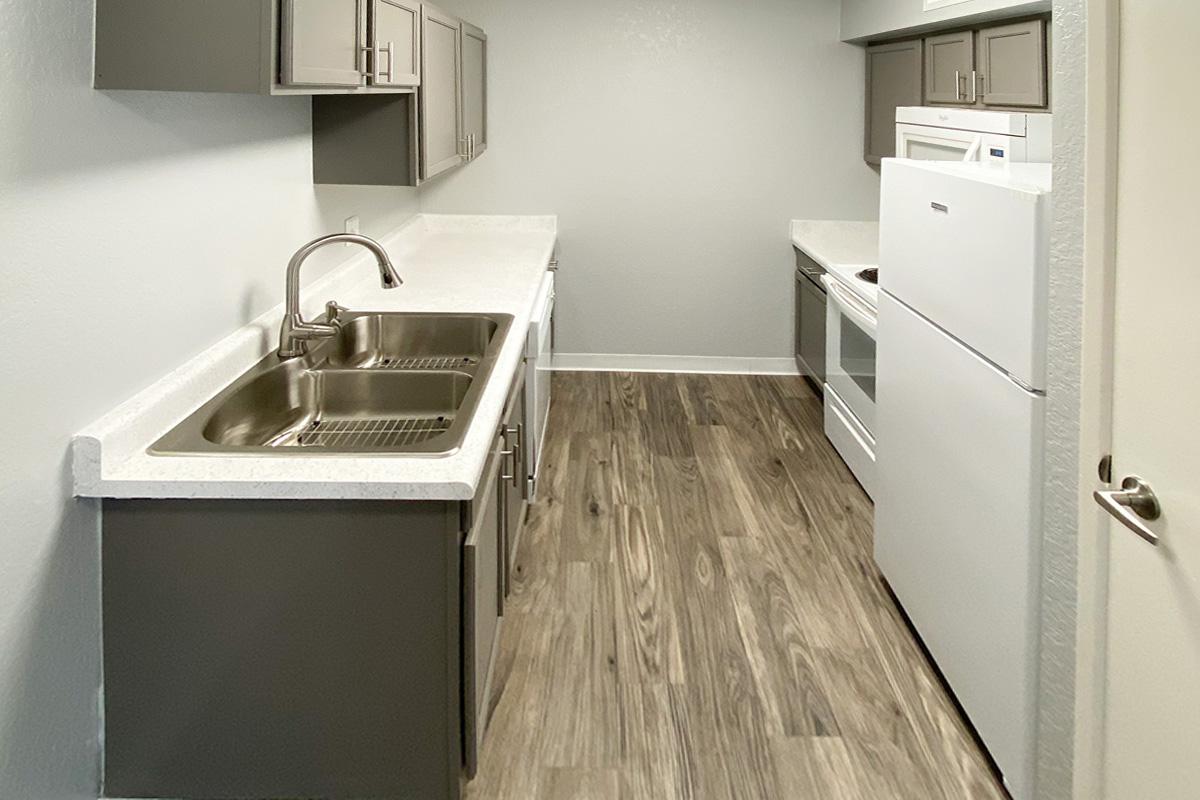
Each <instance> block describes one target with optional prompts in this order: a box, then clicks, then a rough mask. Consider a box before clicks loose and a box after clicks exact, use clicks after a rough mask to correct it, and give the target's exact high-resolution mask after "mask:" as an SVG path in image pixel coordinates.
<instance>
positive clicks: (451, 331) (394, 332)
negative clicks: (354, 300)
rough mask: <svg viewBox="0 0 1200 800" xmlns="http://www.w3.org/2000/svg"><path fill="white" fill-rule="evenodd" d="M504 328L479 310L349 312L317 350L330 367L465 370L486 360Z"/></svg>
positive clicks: (497, 321)
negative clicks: (335, 334)
mask: <svg viewBox="0 0 1200 800" xmlns="http://www.w3.org/2000/svg"><path fill="white" fill-rule="evenodd" d="M499 327H500V321H499V320H497V319H495V318H492V317H483V316H478V315H465V314H464V315H456V316H433V315H429V314H347V315H344V316H343V317H342V325H341V335H339V336H338V337H337V338H336V339H333V340H331V341H330V342H328V343H325V344H323V345H322V346H321V348H320V350H319V351H318V355H320V356H324V358H325V359H326V363H327V364H328V365H329V366H331V367H347V368H352V369H412V368H416V369H435V368H442V369H462V368H463V367H469V366H473V365H475V364H478V363H479V362H480V361H482V360H483V358H484V357H485V356H486V355H487V354H488V352H489V350H488V348H489V346H490V345H491V343H492V342H493V341H494V340H495V336H496V331H497V330H498V329H499Z"/></svg>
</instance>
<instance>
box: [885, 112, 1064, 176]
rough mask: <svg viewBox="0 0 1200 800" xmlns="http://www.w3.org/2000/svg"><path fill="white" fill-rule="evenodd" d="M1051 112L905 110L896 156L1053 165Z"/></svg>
mask: <svg viewBox="0 0 1200 800" xmlns="http://www.w3.org/2000/svg"><path fill="white" fill-rule="evenodd" d="M1052 124H1053V118H1052V116H1051V115H1050V114H1028V113H1019V112H1008V111H978V110H975V109H966V108H932V107H926V106H901V107H900V108H897V109H896V157H897V158H909V159H915V160H918V161H981V162H985V163H986V162H992V163H999V164H1011V163H1020V162H1037V163H1043V162H1049V161H1050V160H1051V157H1052V155H1053V152H1052V140H1051V135H1052V131H1051V126H1052Z"/></svg>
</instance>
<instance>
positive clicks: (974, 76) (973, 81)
mask: <svg viewBox="0 0 1200 800" xmlns="http://www.w3.org/2000/svg"><path fill="white" fill-rule="evenodd" d="M978 80H979V78H978V77H977V74H976V72H975V70H971V102H972V103H975V102H978V100H979V95H978V92H977V89H976V86H977V81H978Z"/></svg>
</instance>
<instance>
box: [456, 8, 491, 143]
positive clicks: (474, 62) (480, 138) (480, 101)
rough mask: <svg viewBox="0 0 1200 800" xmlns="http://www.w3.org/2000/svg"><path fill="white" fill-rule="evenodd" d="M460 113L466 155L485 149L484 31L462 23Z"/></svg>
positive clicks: (485, 82)
mask: <svg viewBox="0 0 1200 800" xmlns="http://www.w3.org/2000/svg"><path fill="white" fill-rule="evenodd" d="M461 47H462V115H463V136H464V137H466V139H467V147H468V153H467V157H468V158H477V157H479V156H480V155H482V154H483V151H484V150H487V34H486V33H484V32H483V31H482V30H480V29H479V28H476V27H475V26H474V25H471V24H469V23H466V22H464V23H463V24H462V45H461Z"/></svg>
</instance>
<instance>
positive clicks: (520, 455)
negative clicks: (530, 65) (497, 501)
mask: <svg viewBox="0 0 1200 800" xmlns="http://www.w3.org/2000/svg"><path fill="white" fill-rule="evenodd" d="M523 366H524V365H522V367H523ZM517 375H518V377H517V379H516V380H515V381H513V388H512V394H511V396H510V398H509V401H508V403H509V406H508V413H507V414H506V415H505V417H504V450H505V452H507V453H509V454H510V455H509V459H508V461H507V462H506V463H504V464H503V466H502V468H501V472H500V481H501V485H500V496H501V498H502V502H501V506H500V507H501V513H502V514H503V516H504V539H503V541H504V545H503V550H504V553H503V555H502V556H501V561H500V572H501V574H502V575H503V582H504V586H503V594H502V596H501V600H500V608H501V612H503V609H504V598H505V597H507V596H508V594H509V592H510V591H511V590H512V570H513V563H514V559H515V557H516V550H517V541H518V539H519V538H520V535H521V525H522V524H523V523H524V521H525V506H526V504H527V502H528V495H529V480H528V478H529V447H528V445H527V441H528V436H529V425H528V420H527V418H526V413H527V412H526V407H525V380H524V376H525V370H524V369H523V368H522V369H520V370H518V371H517Z"/></svg>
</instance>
